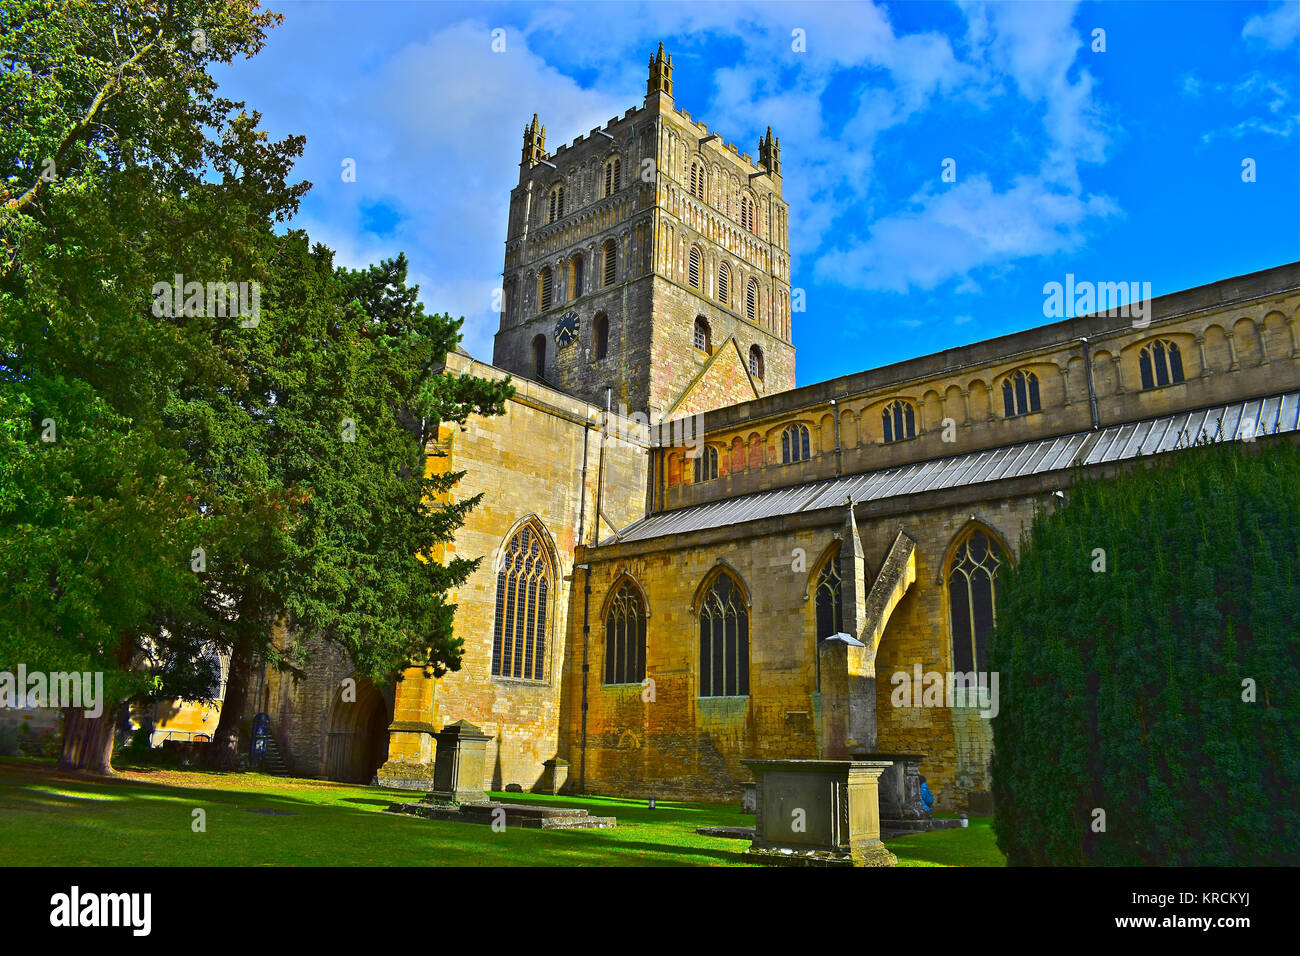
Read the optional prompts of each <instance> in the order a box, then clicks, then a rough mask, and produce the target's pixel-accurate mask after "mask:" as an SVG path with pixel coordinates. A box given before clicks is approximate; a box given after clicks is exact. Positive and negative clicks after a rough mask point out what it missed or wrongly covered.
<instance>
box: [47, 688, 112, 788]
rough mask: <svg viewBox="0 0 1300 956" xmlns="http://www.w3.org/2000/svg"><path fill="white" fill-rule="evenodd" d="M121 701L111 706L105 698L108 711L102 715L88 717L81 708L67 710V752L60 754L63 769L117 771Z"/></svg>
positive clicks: (65, 746)
mask: <svg viewBox="0 0 1300 956" xmlns="http://www.w3.org/2000/svg"><path fill="white" fill-rule="evenodd" d="M120 708H121V702H120V701H118V702H114V703H113V705H112V706H111V707H110V706H108V704H107V702H105V706H104V712H103V713H102V714H100V715H99V716H98V717H87V716H86V715H85V713H84V712H82V711H80V710H75V709H73V710H66V711H64V712H63V752H62V753H61V754H60V755H59V769H60V770H88V771H90V772H91V773H100V774H112V773H113V731H114V729H115V728H116V727H117V715H118V711H119V710H120Z"/></svg>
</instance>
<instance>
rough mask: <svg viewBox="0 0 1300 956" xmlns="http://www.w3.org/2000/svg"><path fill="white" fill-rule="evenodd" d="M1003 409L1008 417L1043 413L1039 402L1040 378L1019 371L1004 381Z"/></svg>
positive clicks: (1022, 370)
mask: <svg viewBox="0 0 1300 956" xmlns="http://www.w3.org/2000/svg"><path fill="white" fill-rule="evenodd" d="M1002 407H1003V410H1004V411H1005V412H1006V417H1007V418H1011V417H1013V416H1015V415H1026V414H1028V413H1029V412H1037V411H1042V408H1043V406H1042V403H1041V402H1040V401H1039V400H1038V376H1037V375H1035V374H1034V373H1033V372H1027V371H1025V370H1024V369H1017V370H1016V371H1014V372H1012V373H1011V374H1010V375H1008V376H1007V377H1006V378H1004V379H1003V380H1002Z"/></svg>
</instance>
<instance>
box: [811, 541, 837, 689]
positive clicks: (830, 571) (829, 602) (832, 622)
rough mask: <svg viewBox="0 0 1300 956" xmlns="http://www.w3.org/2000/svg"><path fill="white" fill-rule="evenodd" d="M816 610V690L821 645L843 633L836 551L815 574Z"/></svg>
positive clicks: (814, 645)
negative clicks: (827, 639)
mask: <svg viewBox="0 0 1300 956" xmlns="http://www.w3.org/2000/svg"><path fill="white" fill-rule="evenodd" d="M813 597H814V604H815V605H816V608H817V631H816V634H815V637H816V640H815V641H813V660H814V661H815V665H814V666H815V668H816V673H817V688H818V689H819V690H820V689H821V686H822V661H821V644H822V641H824V640H826V638H828V637H831V636H833V635H835V634H841V633H843V632H844V597H843V593H842V591H841V588H840V553H839V551H838V550H836V552H835V553H834V554H832V555H831V556H830V557H829V558H827V559H826V560H825V562H823V563H822V567H821V570H820V571H819V572H818V573H817V587H816V590H815V591H814V592H813Z"/></svg>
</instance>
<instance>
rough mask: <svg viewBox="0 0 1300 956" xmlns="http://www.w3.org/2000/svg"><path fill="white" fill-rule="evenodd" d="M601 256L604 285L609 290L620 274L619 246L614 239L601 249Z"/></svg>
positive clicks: (606, 241) (609, 240)
mask: <svg viewBox="0 0 1300 956" xmlns="http://www.w3.org/2000/svg"><path fill="white" fill-rule="evenodd" d="M600 255H601V258H602V260H603V263H602V269H603V271H604V274H605V275H604V280H603V281H604V283H605V287H606V288H608V287H609V286H612V285H613V284H614V278H615V276H616V275H617V273H618V246H617V245H616V244H615V242H614V240H613V239H606V240H605V243H604V245H602V246H601V247H600Z"/></svg>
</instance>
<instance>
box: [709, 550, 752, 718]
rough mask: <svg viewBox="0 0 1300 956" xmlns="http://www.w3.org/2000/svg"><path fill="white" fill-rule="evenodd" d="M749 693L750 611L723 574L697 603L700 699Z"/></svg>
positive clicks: (736, 584) (739, 593)
mask: <svg viewBox="0 0 1300 956" xmlns="http://www.w3.org/2000/svg"><path fill="white" fill-rule="evenodd" d="M748 694H749V609H748V608H747V607H746V606H745V596H744V593H743V592H742V591H741V589H740V585H739V584H738V583H737V582H736V580H735V579H734V578H732V576H731V575H730V574H728V573H727V572H725V571H723V572H722V573H720V574H719V575H718V576H717V577H716V578H714V580H713V584H712V585H711V586H710V587H709V590H708V591H707V592H705V594H704V597H703V598H702V599H701V601H700V696H701V697H744V696H746V695H748Z"/></svg>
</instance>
